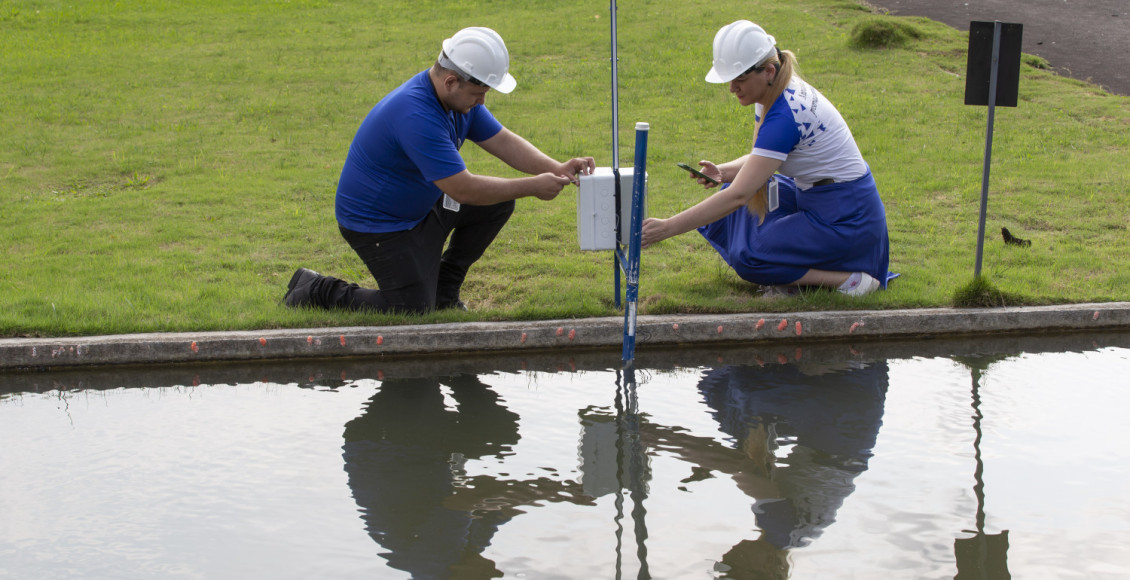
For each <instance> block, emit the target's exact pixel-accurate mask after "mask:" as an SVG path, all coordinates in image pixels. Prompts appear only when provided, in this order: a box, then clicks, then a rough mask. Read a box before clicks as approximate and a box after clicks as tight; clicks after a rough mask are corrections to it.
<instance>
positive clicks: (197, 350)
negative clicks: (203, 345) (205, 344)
mask: <svg viewBox="0 0 1130 580" xmlns="http://www.w3.org/2000/svg"><path fill="white" fill-rule="evenodd" d="M188 348H191V349H192V352H200V347H198V346H196V341H195V340H194V341H192V344H191V345H190V346H189V347H188Z"/></svg>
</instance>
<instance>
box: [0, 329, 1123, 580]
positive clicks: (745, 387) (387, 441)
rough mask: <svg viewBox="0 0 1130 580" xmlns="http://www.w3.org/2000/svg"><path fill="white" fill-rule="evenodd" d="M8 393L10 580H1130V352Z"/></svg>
mask: <svg viewBox="0 0 1130 580" xmlns="http://www.w3.org/2000/svg"><path fill="white" fill-rule="evenodd" d="M617 358H618V353H617V352H607V353H605V352H595V353H583V354H582V353H562V354H536V355H523V356H514V357H493V358H485V357H484V358H468V359H462V360H425V359H409V360H401V361H384V360H346V361H342V360H337V361H300V362H292V363H273V364H264V365H246V364H245V365H235V366H220V365H207V366H176V367H169V368H163V369H105V370H79V371H69V372H65V373H23V374H4V375H0V437H2V440H3V441H4V442H5V443H4V444H3V445H0V577H12V578H154V577H174V578H175V577H183V578H236V577H241V578H245V577H272V578H309V577H333V578H354V577H356V578H362V577H363V578H408V577H415V578H447V577H461V578H489V577H497V576H500V575H501V576H504V577H514V578H616V577H624V578H642V577H654V578H711V577H714V578H722V577H730V578H751V577H757V578H786V577H791V578H821V579H827V578H955V577H958V578H982V577H983V578H1008V577H1010V576H1011V577H1015V578H1037V577H1038V578H1088V579H1093V578H1123V577H1127V576H1128V575H1130V557H1128V556H1125V555H1123V554H1124V550H1123V546H1125V545H1126V544H1127V543H1128V542H1130V499H1128V497H1130V494H1128V493H1127V492H1128V491H1130V485H1128V484H1127V483H1126V482H1127V480H1128V476H1130V450H1128V448H1127V446H1126V445H1125V444H1124V443H1123V442H1124V441H1125V440H1126V439H1127V435H1128V434H1130V433H1128V431H1130V429H1128V427H1127V425H1128V423H1127V421H1126V419H1125V418H1124V414H1125V412H1124V409H1126V408H1130V391H1127V389H1126V387H1127V386H1128V381H1127V377H1128V376H1130V337H1128V336H1126V335H1121V334H1100V335H1093V336H1092V335H1087V336H1068V337H1058V338H1052V339H1045V338H1009V339H998V340H994V341H980V342H970V341H931V342H918V343H898V344H883V343H879V344H863V345H846V344H843V345H839V344H821V345H804V344H800V345H790V346H787V347H782V346H772V347H728V348H724V349H717V348H716V349H711V350H702V349H682V350H670V351H655V352H641V353H640V359H639V360H638V361H637V365H636V368H635V369H634V370H630V371H624V370H622V369H621V368H620V364H619V361H618V360H617Z"/></svg>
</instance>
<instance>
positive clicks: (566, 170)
mask: <svg viewBox="0 0 1130 580" xmlns="http://www.w3.org/2000/svg"><path fill="white" fill-rule="evenodd" d="M559 171H560V172H561V173H560V174H559V175H564V176H565V177H568V178H569V181H570V182H572V183H573V185H580V176H581V175H589V174H591V173H592V172H593V171H596V161H594V160H593V158H592V157H574V158H573V159H570V160H568V161H566V162H565V163H562V164H561V167H560V169H559Z"/></svg>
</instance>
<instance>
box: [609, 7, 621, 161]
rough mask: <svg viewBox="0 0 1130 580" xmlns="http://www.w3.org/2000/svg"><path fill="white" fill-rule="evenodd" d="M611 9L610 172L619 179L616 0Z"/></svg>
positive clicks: (618, 60)
mask: <svg viewBox="0 0 1130 580" xmlns="http://www.w3.org/2000/svg"><path fill="white" fill-rule="evenodd" d="M610 4H611V11H612V172H613V173H615V174H617V179H619V170H620V106H619V102H620V97H619V94H618V92H617V88H618V86H617V85H619V79H620V73H619V63H620V57H619V56H618V53H617V52H616V44H617V41H616V0H610Z"/></svg>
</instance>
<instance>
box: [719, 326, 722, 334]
mask: <svg viewBox="0 0 1130 580" xmlns="http://www.w3.org/2000/svg"><path fill="white" fill-rule="evenodd" d="M718 334H722V325H721V324H719V325H718Z"/></svg>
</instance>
